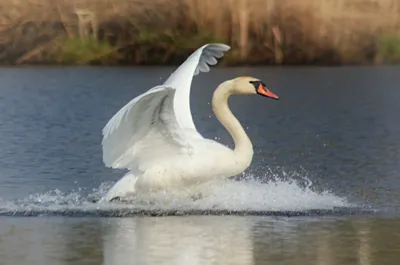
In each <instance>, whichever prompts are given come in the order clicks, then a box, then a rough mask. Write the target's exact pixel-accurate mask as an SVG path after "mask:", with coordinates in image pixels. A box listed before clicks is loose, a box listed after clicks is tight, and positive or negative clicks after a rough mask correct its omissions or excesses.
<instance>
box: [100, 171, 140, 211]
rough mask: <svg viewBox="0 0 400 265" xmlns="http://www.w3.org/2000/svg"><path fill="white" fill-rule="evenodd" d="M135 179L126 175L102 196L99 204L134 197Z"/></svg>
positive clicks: (129, 173) (133, 176)
mask: <svg viewBox="0 0 400 265" xmlns="http://www.w3.org/2000/svg"><path fill="white" fill-rule="evenodd" d="M136 180H137V177H136V176H135V175H134V174H133V173H132V172H128V173H126V174H125V175H124V176H123V177H122V178H121V179H120V180H119V181H118V182H117V183H115V184H114V186H113V187H112V188H111V189H110V190H109V191H108V192H107V194H106V195H104V196H103V197H102V198H101V199H100V200H99V203H102V202H110V201H112V200H114V199H119V198H125V197H129V196H133V195H135V193H136V192H135V183H136Z"/></svg>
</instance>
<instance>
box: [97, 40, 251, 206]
mask: <svg viewBox="0 0 400 265" xmlns="http://www.w3.org/2000/svg"><path fill="white" fill-rule="evenodd" d="M229 49H230V47H229V46H227V45H225V44H207V45H204V46H202V47H201V48H199V49H198V50H196V51H195V52H194V53H193V54H191V55H190V56H189V58H188V59H187V60H186V61H185V62H184V63H183V64H182V65H180V66H179V67H178V69H177V70H176V71H175V72H174V73H172V74H171V76H170V77H169V78H168V79H167V80H166V81H165V82H164V84H162V85H160V86H156V87H153V88H151V89H150V90H148V91H147V92H145V93H143V94H141V95H139V96H137V97H136V98H134V99H133V100H131V101H130V102H129V103H127V104H126V105H125V106H124V107H122V108H121V109H120V110H119V111H118V112H117V113H116V114H115V115H114V116H113V117H112V118H111V119H110V120H109V121H108V123H107V124H106V126H105V127H104V129H103V140H102V147H103V162H104V164H105V165H106V166H107V167H111V168H125V169H129V170H130V172H128V173H127V174H126V175H125V176H124V177H123V178H122V179H121V180H120V181H119V182H117V183H116V184H115V185H114V187H113V188H112V189H111V190H110V191H109V192H108V194H107V195H106V196H105V197H104V198H103V199H102V200H107V201H108V200H111V199H112V198H114V197H117V196H118V197H124V196H128V195H131V194H133V193H135V192H139V191H151V190H153V191H154V190H160V189H174V188H178V189H181V188H184V187H187V186H190V185H193V184H195V183H199V182H204V181H207V180H210V179H213V178H216V177H226V176H232V175H235V174H238V173H240V172H241V171H243V170H244V169H245V168H246V167H247V166H248V165H249V164H250V161H251V158H252V155H253V150H252V146H251V142H250V141H249V140H248V138H247V136H246V135H245V133H242V131H243V129H242V127H241V126H240V124H236V122H237V120H236V119H235V118H234V117H233V115H232V114H231V113H230V112H228V113H226V110H225V109H224V108H223V105H224V103H225V105H226V106H227V102H226V101H224V100H225V99H224V97H225V94H226V100H227V97H228V96H229V95H230V93H235V91H234V90H235V89H234V88H236V87H233V86H232V84H233V83H232V82H231V80H230V81H227V82H225V85H224V86H222V84H221V89H220V92H219V95H220V96H219V97H217V98H220V99H221V100H222V102H221V103H219V104H218V105H221V106H222V109H221V110H220V112H221V113H220V117H219V119H220V120H221V119H222V120H225V122H222V123H223V124H224V123H225V124H224V126H225V127H227V129H228V131H229V130H231V131H232V132H235V131H236V132H239V134H241V135H240V136H241V137H242V138H243V139H242V140H243V141H244V144H242V145H243V147H246V148H245V150H241V154H238V152H236V153H235V151H237V150H236V149H235V150H231V149H229V148H227V147H225V146H223V145H221V144H219V143H218V142H215V141H213V140H209V139H205V138H203V137H202V136H201V135H200V134H199V132H198V131H197V130H196V127H195V125H194V123H193V119H192V114H191V110H190V87H191V83H192V79H193V76H194V75H197V74H199V73H200V72H208V71H209V70H210V68H209V65H215V64H216V63H217V59H216V58H221V57H222V56H223V55H224V52H226V51H228V50H229ZM246 80H247V79H246ZM242 82H243V84H244V85H241V87H244V90H243V91H239V90H238V91H236V92H237V93H242V94H255V91H253V90H254V87H252V86H250V85H249V83H248V80H247V81H246V83H244V81H243V80H242ZM228 85H229V86H228ZM216 93H217V91H216V92H215V93H214V96H215V94H216ZM213 100H214V99H213ZM213 108H214V112H216V111H217V108H219V106H213ZM217 116H218V115H217ZM235 120H236V122H235ZM232 123H233V124H232ZM229 125H231V126H229ZM238 126H239V127H240V128H239V127H238ZM229 127H231V128H229ZM241 130H242V131H241ZM231 131H230V133H231V134H232V132H231ZM243 132H244V131H243ZM242 134H244V135H242ZM233 137H234V135H233ZM234 140H235V137H234ZM236 140H238V139H236ZM236 140H235V144H238V143H236ZM239 140H240V139H239ZM242 149H243V148H242Z"/></svg>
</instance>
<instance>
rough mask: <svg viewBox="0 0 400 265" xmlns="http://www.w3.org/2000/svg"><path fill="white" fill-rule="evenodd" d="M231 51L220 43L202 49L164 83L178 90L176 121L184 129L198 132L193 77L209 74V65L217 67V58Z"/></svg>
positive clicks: (175, 106)
mask: <svg viewBox="0 0 400 265" xmlns="http://www.w3.org/2000/svg"><path fill="white" fill-rule="evenodd" d="M229 49H230V47H229V46H228V45H225V44H220V43H211V44H206V45H204V46H202V47H200V48H199V49H197V50H196V51H195V52H194V53H192V54H191V55H190V56H189V58H188V59H187V60H186V61H185V62H184V63H183V64H181V65H180V66H179V68H178V69H177V70H176V71H175V72H174V73H172V74H171V76H170V77H169V78H168V79H167V80H166V81H165V82H164V85H168V86H172V87H174V88H176V90H177V92H176V95H175V99H174V101H175V102H174V110H175V115H176V119H177V121H178V123H179V124H180V125H181V126H182V128H188V129H193V130H196V127H195V125H194V122H193V118H192V113H191V110H190V88H191V85H192V80H193V76H196V75H198V74H199V73H201V72H209V71H210V67H209V65H215V64H216V63H217V58H221V57H223V56H224V52H227V51H229Z"/></svg>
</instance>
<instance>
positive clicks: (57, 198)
mask: <svg viewBox="0 0 400 265" xmlns="http://www.w3.org/2000/svg"><path fill="white" fill-rule="evenodd" d="M281 176H282V175H281ZM269 177H270V178H271V176H269ZM286 177H287V176H286ZM263 179H265V178H263ZM304 181H305V182H306V183H307V184H306V185H304V184H302V182H304ZM111 186H112V183H103V184H102V185H101V186H100V187H99V188H98V189H94V190H93V193H92V194H89V195H88V196H87V195H85V194H84V192H83V191H82V190H78V191H73V192H70V193H63V192H61V191H59V190H53V191H49V192H46V193H43V194H33V195H30V196H28V197H26V198H23V199H21V200H17V201H12V202H10V201H7V200H4V199H3V200H2V199H1V198H0V203H1V205H2V206H1V209H0V212H12V211H27V212H29V211H64V210H85V211H91V210H113V209H115V210H119V209H135V210H142V211H157V210H164V211H167V210H182V211H190V210H230V211H306V210H311V209H323V210H330V209H333V208H335V207H352V206H354V205H352V204H350V203H348V202H347V200H346V198H342V197H338V196H336V195H335V194H333V193H332V192H330V191H322V192H317V191H315V190H313V188H312V182H311V181H309V180H308V178H306V177H303V178H302V181H299V180H290V179H288V180H282V179H277V177H276V176H275V177H272V179H270V180H269V181H267V182H265V181H264V182H261V181H257V180H254V179H253V178H252V177H251V176H248V177H247V178H246V179H244V180H240V181H237V180H224V181H218V182H215V183H210V184H205V185H203V186H199V187H198V188H197V189H196V190H195V191H194V193H193V194H192V195H195V194H198V193H202V195H203V197H202V198H200V199H197V200H193V199H192V198H190V196H187V197H177V196H173V195H171V194H168V193H155V194H151V195H144V196H143V195H142V196H137V197H134V198H131V200H130V203H129V204H125V203H123V204H121V203H116V202H110V203H102V204H98V203H93V202H90V201H89V199H95V200H98V199H100V198H101V197H102V196H103V195H104V194H105V193H106V192H107V190H108V189H109V188H110V187H111Z"/></svg>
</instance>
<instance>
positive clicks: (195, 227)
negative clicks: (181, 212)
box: [104, 216, 253, 265]
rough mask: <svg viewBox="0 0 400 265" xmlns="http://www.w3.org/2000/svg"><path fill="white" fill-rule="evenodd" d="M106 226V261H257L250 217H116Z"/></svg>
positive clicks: (189, 263) (190, 263)
mask: <svg viewBox="0 0 400 265" xmlns="http://www.w3.org/2000/svg"><path fill="white" fill-rule="evenodd" d="M106 227H107V228H106V231H107V233H106V235H105V238H104V264H135V265H136V264H171V265H172V264H174V265H178V264H182V265H195V264H233V265H234V264H241V265H247V264H253V251H252V241H251V238H250V228H251V224H250V221H249V219H247V218H231V217H217V218H215V217H204V216H199V217H183V218H182V217H173V218H135V219H114V220H111V221H109V222H107V223H106Z"/></svg>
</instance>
